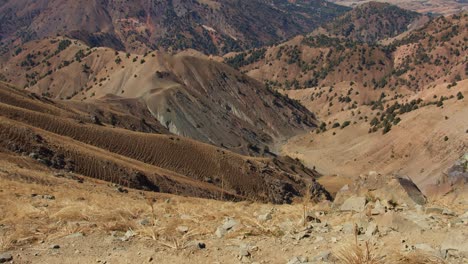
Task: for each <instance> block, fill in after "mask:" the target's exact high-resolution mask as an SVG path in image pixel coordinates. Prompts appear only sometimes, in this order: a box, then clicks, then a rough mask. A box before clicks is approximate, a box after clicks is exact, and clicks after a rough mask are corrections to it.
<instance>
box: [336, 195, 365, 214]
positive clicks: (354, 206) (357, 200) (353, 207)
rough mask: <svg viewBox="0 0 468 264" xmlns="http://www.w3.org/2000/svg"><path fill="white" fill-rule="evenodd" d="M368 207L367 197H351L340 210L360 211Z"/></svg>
mask: <svg viewBox="0 0 468 264" xmlns="http://www.w3.org/2000/svg"><path fill="white" fill-rule="evenodd" d="M365 207H366V198H365V197H349V198H348V199H346V201H344V202H343V204H342V205H341V207H340V211H354V212H357V213H360V212H362V211H364V209H365Z"/></svg>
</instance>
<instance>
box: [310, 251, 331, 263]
mask: <svg viewBox="0 0 468 264" xmlns="http://www.w3.org/2000/svg"><path fill="white" fill-rule="evenodd" d="M330 255H331V252H330V251H323V252H321V253H320V254H318V255H317V256H315V257H314V258H313V259H312V261H314V262H318V261H328V260H329V258H330Z"/></svg>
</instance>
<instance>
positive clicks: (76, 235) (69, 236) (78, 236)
mask: <svg viewBox="0 0 468 264" xmlns="http://www.w3.org/2000/svg"><path fill="white" fill-rule="evenodd" d="M80 237H84V235H83V233H80V232H77V233H73V234H70V235H68V236H66V237H65V238H80Z"/></svg>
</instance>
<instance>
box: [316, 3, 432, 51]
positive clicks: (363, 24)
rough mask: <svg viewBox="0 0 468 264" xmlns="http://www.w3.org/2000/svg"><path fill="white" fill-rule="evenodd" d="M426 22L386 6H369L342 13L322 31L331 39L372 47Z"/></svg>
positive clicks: (384, 4) (382, 4) (393, 7)
mask: <svg viewBox="0 0 468 264" xmlns="http://www.w3.org/2000/svg"><path fill="white" fill-rule="evenodd" d="M427 20H428V18H427V17H424V16H422V15H420V14H419V13H416V12H413V11H409V10H405V9H401V8H399V7H397V6H394V5H390V4H388V3H378V2H369V3H366V4H362V5H359V6H357V7H356V8H354V9H353V10H351V11H349V12H346V13H345V14H343V15H341V16H339V17H337V18H335V19H333V21H331V22H329V23H326V24H325V25H323V26H322V27H323V28H324V29H325V30H326V31H327V32H328V33H329V34H332V35H335V36H342V37H344V38H346V39H349V40H353V41H361V42H368V43H373V42H376V41H379V40H383V39H387V38H391V37H395V36H397V35H400V34H401V33H403V32H405V31H407V30H409V29H411V28H412V27H417V26H418V25H420V24H421V23H423V22H427Z"/></svg>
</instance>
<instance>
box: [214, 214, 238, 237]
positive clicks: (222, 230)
mask: <svg viewBox="0 0 468 264" xmlns="http://www.w3.org/2000/svg"><path fill="white" fill-rule="evenodd" d="M238 225H239V223H238V222H237V221H236V220H234V219H232V218H227V219H226V220H225V221H224V223H223V225H221V226H220V227H218V228H217V229H216V232H215V235H216V236H217V237H219V238H221V237H223V236H224V235H225V234H226V233H228V232H229V231H231V230H233V229H235V228H236V227H237V226H238Z"/></svg>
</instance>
